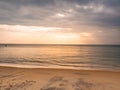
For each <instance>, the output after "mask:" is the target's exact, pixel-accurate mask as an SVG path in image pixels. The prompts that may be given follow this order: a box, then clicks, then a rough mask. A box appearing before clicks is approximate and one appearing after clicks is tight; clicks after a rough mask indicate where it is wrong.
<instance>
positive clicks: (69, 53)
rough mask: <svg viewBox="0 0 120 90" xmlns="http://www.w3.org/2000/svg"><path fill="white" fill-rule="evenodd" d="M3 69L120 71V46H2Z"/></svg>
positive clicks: (1, 62)
mask: <svg viewBox="0 0 120 90" xmlns="http://www.w3.org/2000/svg"><path fill="white" fill-rule="evenodd" d="M0 66H8V67H19V68H55V69H77V70H105V71H106V70H107V71H120V45H48V44H46V45H45V44H0Z"/></svg>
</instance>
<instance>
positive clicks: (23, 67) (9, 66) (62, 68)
mask: <svg viewBox="0 0 120 90" xmlns="http://www.w3.org/2000/svg"><path fill="white" fill-rule="evenodd" d="M1 67H4V68H20V69H48V70H49V69H55V70H75V71H100V72H120V70H114V69H113V70H111V69H109V70H108V69H93V68H89V69H88V68H84V69H83V68H82V69H79V68H78V69H77V68H74V67H69V68H66V67H58V66H57V67H45V66H32V65H14V64H13V65H10V64H7V65H6V64H5V65H4V64H3V65H2V64H0V68H1Z"/></svg>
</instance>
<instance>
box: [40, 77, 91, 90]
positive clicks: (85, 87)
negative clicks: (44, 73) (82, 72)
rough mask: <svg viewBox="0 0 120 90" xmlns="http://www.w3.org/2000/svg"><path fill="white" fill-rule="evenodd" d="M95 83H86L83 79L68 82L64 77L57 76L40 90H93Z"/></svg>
mask: <svg viewBox="0 0 120 90" xmlns="http://www.w3.org/2000/svg"><path fill="white" fill-rule="evenodd" d="M92 87H93V83H89V82H87V81H85V80H84V79H83V78H75V79H74V80H67V79H65V78H64V77H58V76H55V77H53V78H51V79H50V80H49V81H48V83H47V84H46V85H45V86H44V87H42V88H41V89H40V90H69V89H70V88H71V89H70V90H92Z"/></svg>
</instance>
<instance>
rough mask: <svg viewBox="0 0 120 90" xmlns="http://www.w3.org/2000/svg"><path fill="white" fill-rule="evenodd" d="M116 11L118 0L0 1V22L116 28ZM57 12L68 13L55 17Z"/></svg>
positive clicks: (119, 19)
mask: <svg viewBox="0 0 120 90" xmlns="http://www.w3.org/2000/svg"><path fill="white" fill-rule="evenodd" d="M67 10H73V11H72V12H68V11H67ZM119 10H120V0H0V23H1V24H22V25H48V26H51V25H56V24H57V25H63V26H64V25H71V23H72V24H74V25H80V24H86V25H87V24H89V25H95V26H104V27H108V28H109V27H110V28H111V27H115V28H119V26H120V13H119ZM57 13H62V14H65V15H68V16H66V17H64V18H61V19H58V18H55V14H57ZM51 22H52V23H51ZM53 22H56V24H54V23H53Z"/></svg>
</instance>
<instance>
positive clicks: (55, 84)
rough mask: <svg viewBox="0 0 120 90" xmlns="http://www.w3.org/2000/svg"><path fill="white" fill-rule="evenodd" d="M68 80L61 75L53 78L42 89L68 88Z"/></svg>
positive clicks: (61, 89)
mask: <svg viewBox="0 0 120 90" xmlns="http://www.w3.org/2000/svg"><path fill="white" fill-rule="evenodd" d="M67 83H68V81H67V80H65V79H64V78H63V77H61V76H55V77H53V78H51V79H50V80H49V81H48V83H47V84H46V85H45V86H44V87H43V88H41V89H40V90H66V89H65V88H66V86H67Z"/></svg>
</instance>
